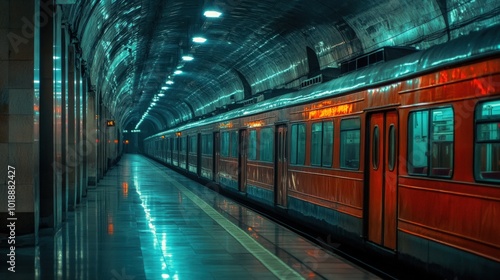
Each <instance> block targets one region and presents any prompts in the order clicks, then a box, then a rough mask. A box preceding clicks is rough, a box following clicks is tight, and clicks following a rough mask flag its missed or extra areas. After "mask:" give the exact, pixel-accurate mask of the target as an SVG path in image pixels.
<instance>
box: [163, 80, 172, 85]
mask: <svg viewBox="0 0 500 280" xmlns="http://www.w3.org/2000/svg"><path fill="white" fill-rule="evenodd" d="M165 83H166V84H167V85H173V84H174V81H172V80H168V81H166V82H165Z"/></svg>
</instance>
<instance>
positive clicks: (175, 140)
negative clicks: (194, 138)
mask: <svg viewBox="0 0 500 280" xmlns="http://www.w3.org/2000/svg"><path fill="white" fill-rule="evenodd" d="M174 151H175V152H178V151H179V138H174Z"/></svg>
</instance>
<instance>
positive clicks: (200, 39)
mask: <svg viewBox="0 0 500 280" xmlns="http://www.w3.org/2000/svg"><path fill="white" fill-rule="evenodd" d="M206 41H207V39H206V38H203V37H193V42H195V43H205V42H206Z"/></svg>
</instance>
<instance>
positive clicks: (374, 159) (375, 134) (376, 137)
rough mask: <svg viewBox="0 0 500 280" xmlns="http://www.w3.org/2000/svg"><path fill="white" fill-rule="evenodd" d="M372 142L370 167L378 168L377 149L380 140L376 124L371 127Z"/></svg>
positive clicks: (378, 152)
mask: <svg viewBox="0 0 500 280" xmlns="http://www.w3.org/2000/svg"><path fill="white" fill-rule="evenodd" d="M372 139H373V142H372V145H373V147H372V153H373V154H372V167H373V169H375V170H377V169H378V162H379V155H380V151H379V143H380V142H379V141H380V135H379V128H378V125H376V126H375V127H374V128H373V137H372Z"/></svg>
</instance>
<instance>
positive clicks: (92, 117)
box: [85, 91, 98, 186]
mask: <svg viewBox="0 0 500 280" xmlns="http://www.w3.org/2000/svg"><path fill="white" fill-rule="evenodd" d="M87 104H88V107H87V108H88V110H87V141H86V142H85V143H86V144H87V145H86V147H87V149H88V150H87V153H86V154H87V162H88V184H89V186H96V185H97V147H98V145H97V137H98V136H97V123H96V114H97V111H96V93H95V91H89V92H88V103H87Z"/></svg>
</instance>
